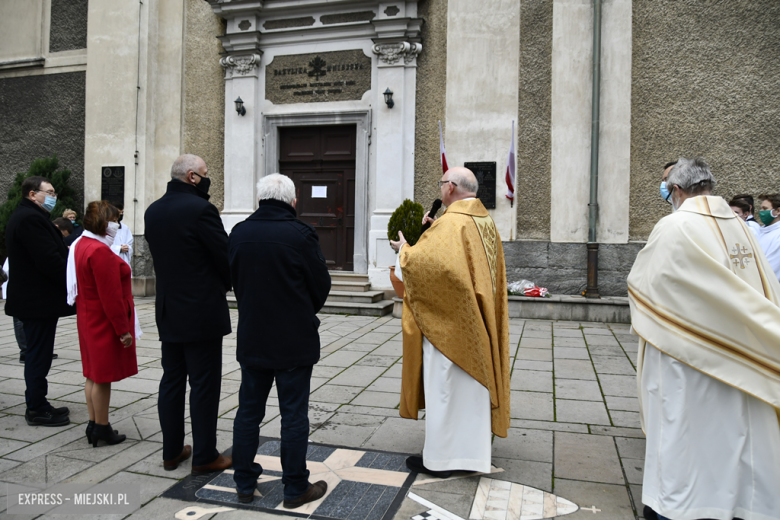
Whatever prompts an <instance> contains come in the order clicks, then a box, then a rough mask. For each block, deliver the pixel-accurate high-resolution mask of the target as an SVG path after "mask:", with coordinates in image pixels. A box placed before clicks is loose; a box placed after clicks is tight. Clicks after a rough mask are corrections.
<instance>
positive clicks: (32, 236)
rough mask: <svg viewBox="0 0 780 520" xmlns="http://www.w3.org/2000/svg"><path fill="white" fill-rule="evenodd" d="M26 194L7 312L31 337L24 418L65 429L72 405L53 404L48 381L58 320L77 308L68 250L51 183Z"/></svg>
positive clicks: (13, 223) (37, 181) (42, 181)
mask: <svg viewBox="0 0 780 520" xmlns="http://www.w3.org/2000/svg"><path fill="white" fill-rule="evenodd" d="M22 194H23V197H24V198H23V199H22V201H21V202H20V203H19V206H18V207H17V208H16V210H14V212H13V214H12V215H11V218H10V219H9V220H8V225H7V227H6V231H5V245H6V248H7V250H8V270H9V271H13V276H12V277H9V280H8V294H7V296H8V301H7V302H6V304H5V313H6V314H7V315H9V316H14V317H15V318H18V319H20V320H21V321H22V324H23V326H24V334H25V336H26V338H27V352H26V354H25V364H24V382H25V385H26V389H25V392H24V398H25V401H26V403H27V411H26V412H25V414H24V418H25V420H26V421H27V424H29V425H31V426H65V425H66V424H68V423H70V417H69V413H70V412H69V410H68V407H67V406H63V407H60V408H54V407H53V406H52V405H51V404H49V401H48V400H47V399H46V394H47V392H48V381H47V380H46V376H47V375H48V374H49V370H50V369H51V360H52V355H53V352H54V335H55V333H56V331H57V321H58V320H59V318H60V317H62V316H72V315H74V314H76V308H75V307H70V306H69V305H68V303H67V290H66V283H65V269H66V266H67V262H68V248H67V247H66V246H65V244H64V242H63V241H62V233H60V230H59V229H57V227H56V226H55V225H54V224H52V223H51V221H50V220H49V212H50V211H51V210H52V209H53V208H54V204H56V202H57V194H56V193H55V191H54V187H53V186H52V185H51V182H50V181H49V180H48V179H46V178H44V177H29V178H27V179H25V180H24V182H22Z"/></svg>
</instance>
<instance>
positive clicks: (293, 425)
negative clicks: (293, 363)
mask: <svg viewBox="0 0 780 520" xmlns="http://www.w3.org/2000/svg"><path fill="white" fill-rule="evenodd" d="M311 371H312V367H311V366H305V367H296V368H291V369H288V370H264V369H258V368H252V367H248V366H245V365H242V366H241V389H240V390H239V392H238V412H237V413H236V418H235V420H234V421H233V470H234V474H233V480H234V481H235V483H236V489H237V490H238V492H239V493H247V494H248V493H254V492H255V489H257V478H258V477H259V476H260V475H261V474H262V473H263V468H262V467H261V466H260V464H258V463H256V462H255V461H254V460H255V455H257V447H258V445H259V444H260V439H259V436H260V423H261V422H263V417H265V404H266V401H267V400H268V394H269V392H270V391H271V386H272V385H273V382H274V379H276V391H277V394H278V395H279V409H280V411H281V414H282V431H281V437H282V443H281V444H282V447H281V462H282V484H284V498H285V500H293V499H296V498H298V497H299V496H301V495H303V494H304V493H305V492H306V491H307V490H308V489H309V470H307V469H306V451H307V449H308V447H309V445H308V441H309V388H310V386H311Z"/></svg>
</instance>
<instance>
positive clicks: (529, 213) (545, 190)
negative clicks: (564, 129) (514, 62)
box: [515, 0, 553, 239]
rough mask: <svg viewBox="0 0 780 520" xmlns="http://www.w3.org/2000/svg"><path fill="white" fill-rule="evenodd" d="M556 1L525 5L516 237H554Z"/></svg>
mask: <svg viewBox="0 0 780 520" xmlns="http://www.w3.org/2000/svg"><path fill="white" fill-rule="evenodd" d="M552 15H553V0H528V1H524V2H522V3H521V4H520V82H519V89H520V95H519V106H518V113H517V187H516V192H515V203H516V204H517V205H518V206H517V237H518V238H520V239H549V238H550V208H551V204H550V184H551V173H550V153H551V151H550V147H551V143H550V119H551V113H550V110H551V98H552V20H553V16H552Z"/></svg>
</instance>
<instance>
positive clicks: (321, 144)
mask: <svg viewBox="0 0 780 520" xmlns="http://www.w3.org/2000/svg"><path fill="white" fill-rule="evenodd" d="M355 131H356V126H355V125H343V126H335V125H334V126H314V127H290V128H280V129H279V142H280V150H279V151H280V154H279V171H280V173H282V174H284V175H287V176H288V177H290V178H291V179H292V180H293V182H294V183H295V191H296V196H297V198H298V204H297V206H296V210H297V211H298V218H299V219H300V220H302V221H304V222H306V223H307V224H310V225H312V226H314V228H315V229H316V230H317V234H318V235H319V238H320V247H321V248H322V253H323V254H324V255H325V261H326V262H327V264H328V269H332V270H343V271H352V270H353V269H354V260H353V256H354V253H355V251H354V249H355V138H356V135H355Z"/></svg>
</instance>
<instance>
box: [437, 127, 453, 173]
mask: <svg viewBox="0 0 780 520" xmlns="http://www.w3.org/2000/svg"><path fill="white" fill-rule="evenodd" d="M439 153H440V154H441V172H442V173H443V174H444V173H447V170H449V169H450V168H449V166H447V152H445V151H444V137H443V136H442V134H441V121H439Z"/></svg>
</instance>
